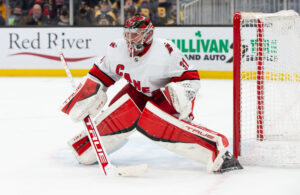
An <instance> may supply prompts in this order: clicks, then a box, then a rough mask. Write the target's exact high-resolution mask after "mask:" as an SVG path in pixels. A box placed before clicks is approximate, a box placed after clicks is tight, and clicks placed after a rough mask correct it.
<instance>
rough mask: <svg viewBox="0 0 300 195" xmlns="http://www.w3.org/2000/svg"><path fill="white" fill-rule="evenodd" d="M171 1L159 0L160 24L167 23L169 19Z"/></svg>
mask: <svg viewBox="0 0 300 195" xmlns="http://www.w3.org/2000/svg"><path fill="white" fill-rule="evenodd" d="M171 5H172V4H171V3H170V2H168V1H167V0H158V6H157V12H156V13H157V16H158V18H159V24H167V23H168V20H169V11H170V8H171Z"/></svg>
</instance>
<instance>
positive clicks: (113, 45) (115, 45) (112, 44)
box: [109, 42, 117, 48]
mask: <svg viewBox="0 0 300 195" xmlns="http://www.w3.org/2000/svg"><path fill="white" fill-rule="evenodd" d="M109 46H111V47H112V48H116V47H117V44H116V43H115V42H111V43H110V44H109Z"/></svg>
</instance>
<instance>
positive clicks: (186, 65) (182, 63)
mask: <svg viewBox="0 0 300 195" xmlns="http://www.w3.org/2000/svg"><path fill="white" fill-rule="evenodd" d="M179 64H180V66H182V67H183V68H184V69H185V70H188V69H189V64H188V63H187V62H186V61H185V59H184V58H182V60H181V61H180V62H179Z"/></svg>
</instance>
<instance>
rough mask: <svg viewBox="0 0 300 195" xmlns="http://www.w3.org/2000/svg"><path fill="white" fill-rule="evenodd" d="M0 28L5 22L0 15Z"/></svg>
mask: <svg viewBox="0 0 300 195" xmlns="http://www.w3.org/2000/svg"><path fill="white" fill-rule="evenodd" d="M0 26H5V20H4V18H3V17H2V16H1V15H0Z"/></svg>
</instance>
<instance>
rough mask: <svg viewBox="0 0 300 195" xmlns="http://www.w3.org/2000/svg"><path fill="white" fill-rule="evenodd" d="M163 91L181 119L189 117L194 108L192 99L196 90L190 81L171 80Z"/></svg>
mask: <svg viewBox="0 0 300 195" xmlns="http://www.w3.org/2000/svg"><path fill="white" fill-rule="evenodd" d="M161 91H162V93H163V94H164V96H165V98H166V99H167V100H168V102H169V103H170V104H171V105H172V106H173V107H174V108H175V110H176V111H177V112H178V113H179V119H184V118H187V117H188V116H189V115H190V114H191V112H192V110H193V104H192V100H193V99H194V98H195V95H196V92H195V90H194V89H193V88H192V87H191V86H190V83H189V82H188V81H186V82H185V81H182V82H178V83H174V82H171V83H169V84H167V85H166V87H165V88H162V89H161Z"/></svg>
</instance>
